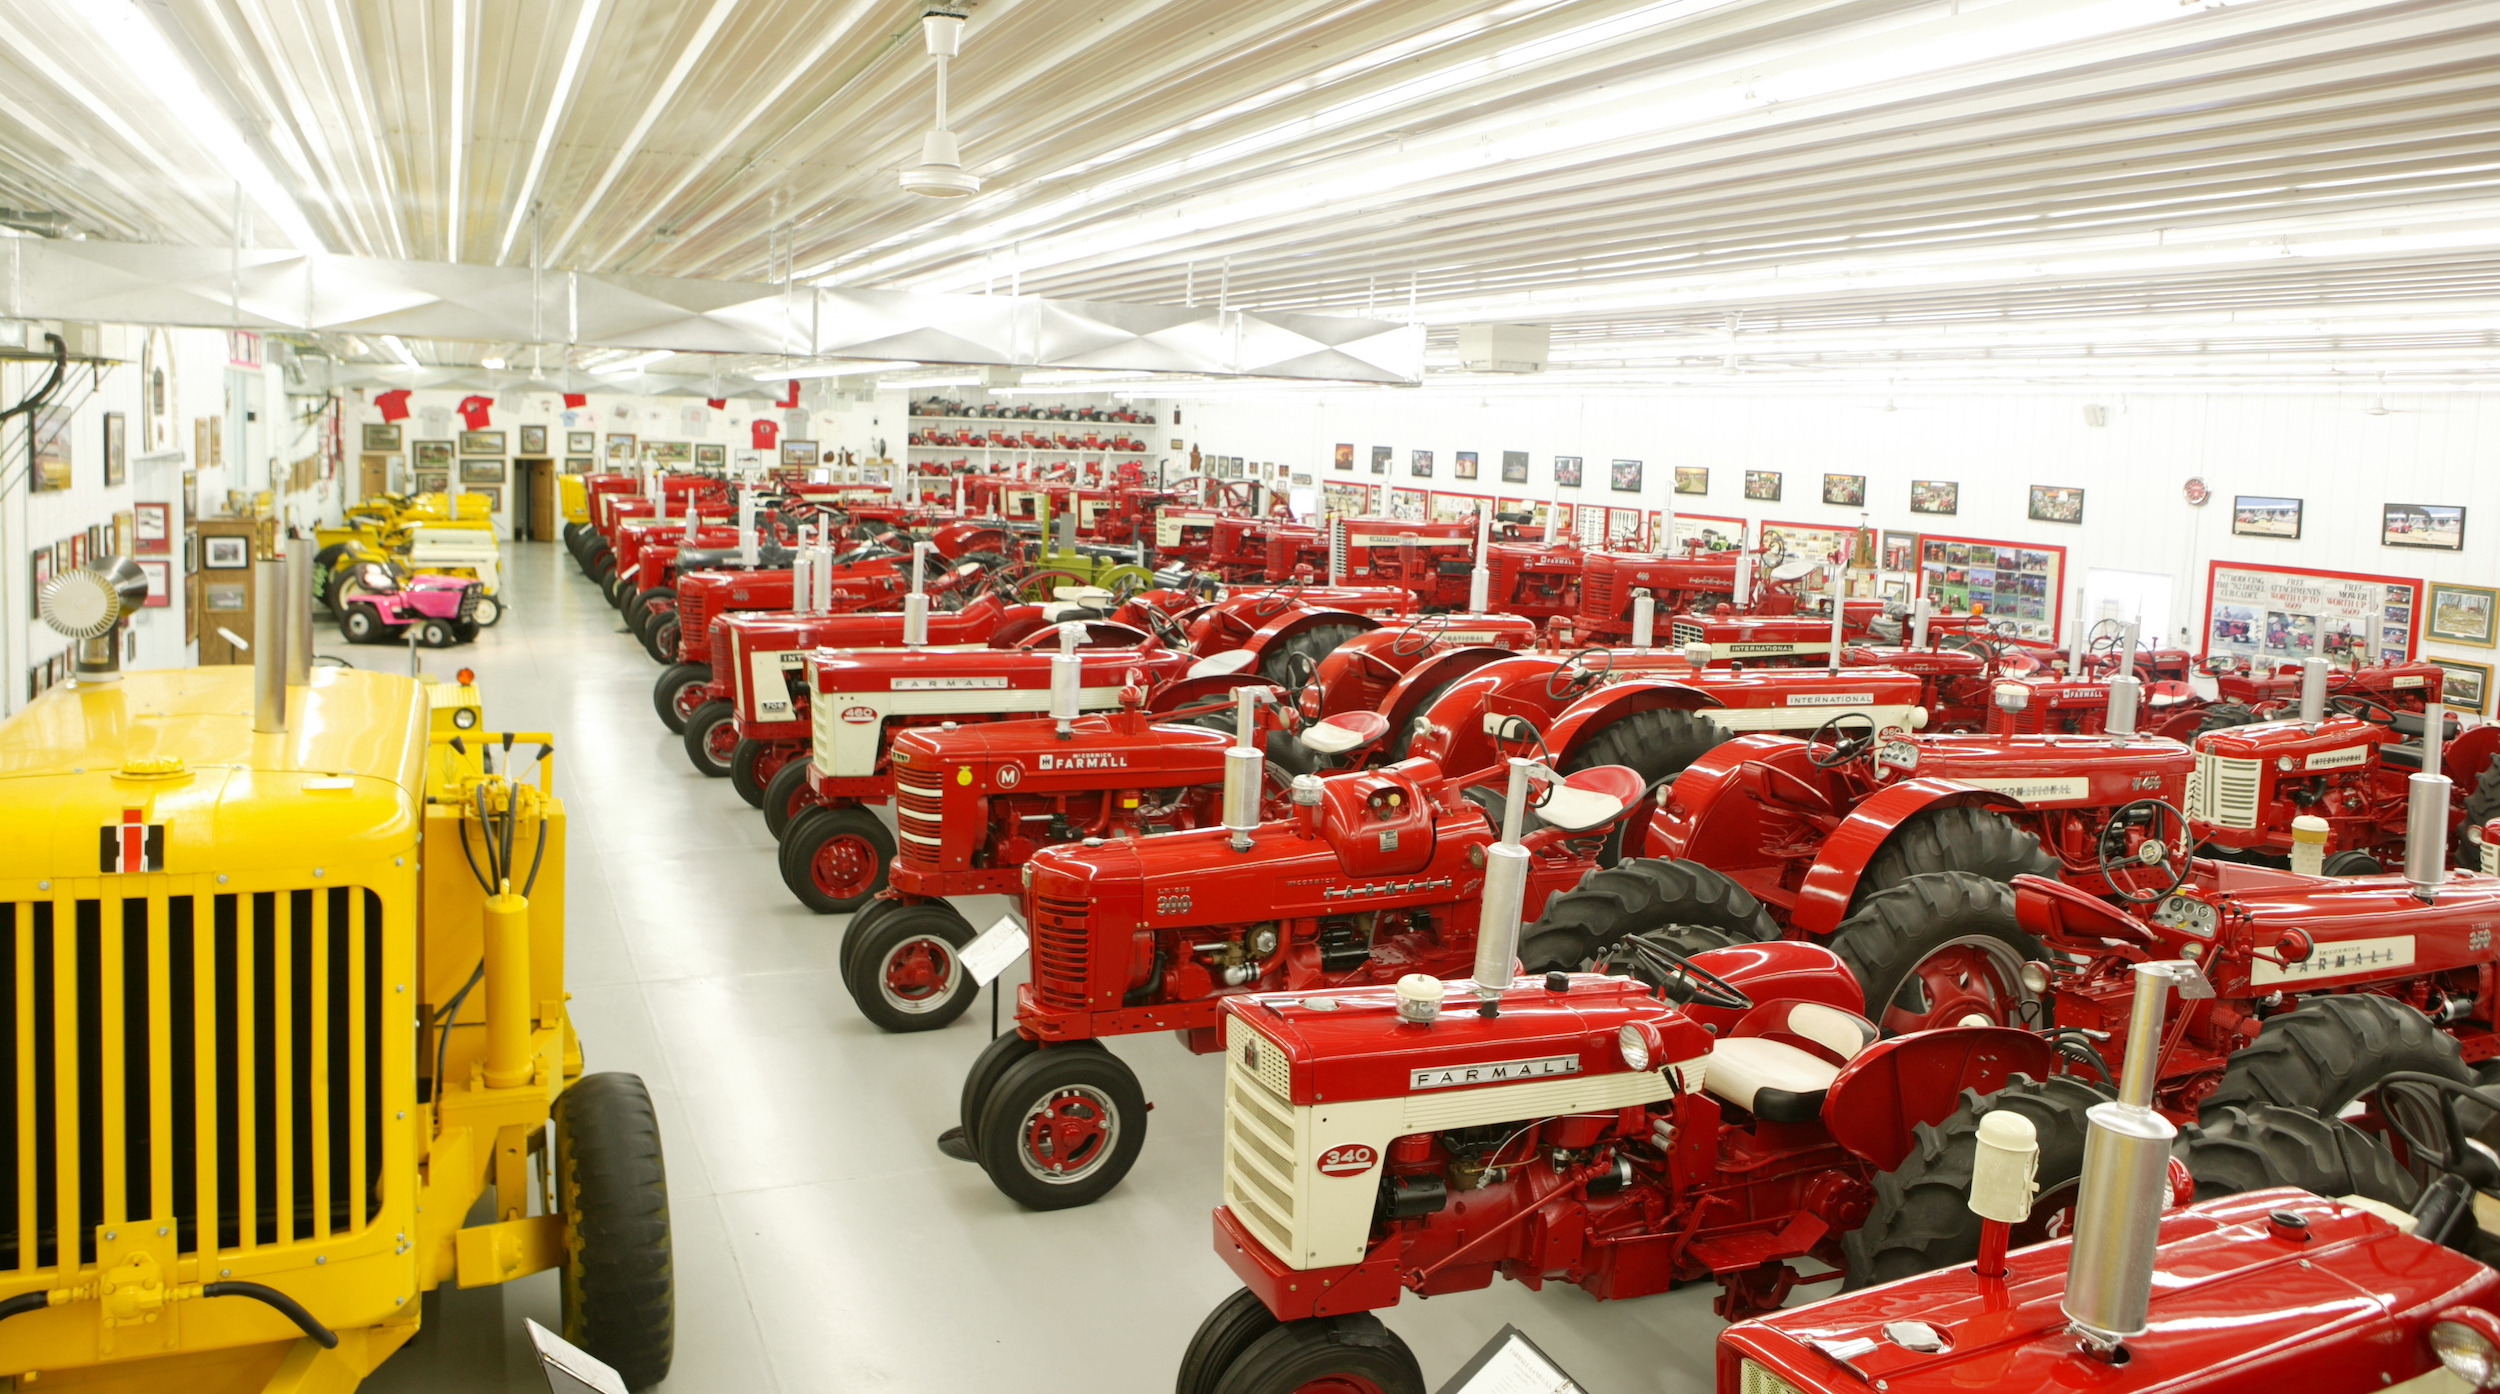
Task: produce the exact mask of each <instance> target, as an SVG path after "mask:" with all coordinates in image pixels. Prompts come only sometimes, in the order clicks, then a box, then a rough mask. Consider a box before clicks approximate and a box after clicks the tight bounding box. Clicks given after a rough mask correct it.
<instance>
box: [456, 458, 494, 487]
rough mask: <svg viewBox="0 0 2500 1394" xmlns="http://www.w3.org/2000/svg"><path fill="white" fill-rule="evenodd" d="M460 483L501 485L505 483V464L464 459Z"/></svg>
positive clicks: (461, 465)
mask: <svg viewBox="0 0 2500 1394" xmlns="http://www.w3.org/2000/svg"><path fill="white" fill-rule="evenodd" d="M460 482H461V483H463V484H501V483H503V482H504V462H503V461H501V460H471V459H466V458H463V459H462V460H461V461H460Z"/></svg>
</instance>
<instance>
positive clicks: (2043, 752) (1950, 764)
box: [1877, 734, 2196, 808]
mask: <svg viewBox="0 0 2500 1394" xmlns="http://www.w3.org/2000/svg"><path fill="white" fill-rule="evenodd" d="M1877 761H1878V765H1877V767H1878V768H1879V769H1881V770H1882V771H1883V772H1884V773H1885V774H1886V775H1887V776H1889V777H1891V778H1895V779H1908V778H1912V777H1920V778H1928V779H1950V780H1952V781H1954V782H1955V783H1957V784H1968V785H1971V786H1973V787H1974V788H1979V789H1987V790H1990V791H1992V792H1995V793H1999V794H2003V795H2005V796H2007V797H2008V798H2011V799H2014V800H2016V801H2017V802H2020V803H2022V804H2024V805H2025V806H2027V807H2031V808H2056V807H2070V806H2072V807H2094V808H2115V807H2117V806H2118V805H2120V804H2128V803H2133V802H2135V801H2136V800H2138V799H2151V798H2159V799H2167V800H2170V801H2172V802H2173V803H2175V802H2176V801H2177V800H2178V798H2179V797H2180V794H2181V791H2183V790H2184V789H2185V788H2186V787H2187V778H2188V775H2189V774H2190V773H2191V772H2192V771H2194V769H2195V768H2196V756H2195V754H2194V752H2192V751H2190V750H2189V749H2188V748H2187V747H2186V746H2184V745H2181V744H2180V743H2179V742H2177V741H2173V740H2164V739H2162V738H2160V737H2158V736H2137V737H2133V738H2120V737H2115V736H2050V735H2007V736H1992V735H1983V734H1971V735H1941V736H1921V737H1918V738H1917V739H1916V740H1912V741H1902V740H1897V739H1896V740H1890V741H1886V742H1885V743H1884V744H1883V746H1882V748H1881V751H1880V753H1879V754H1878V756H1877Z"/></svg>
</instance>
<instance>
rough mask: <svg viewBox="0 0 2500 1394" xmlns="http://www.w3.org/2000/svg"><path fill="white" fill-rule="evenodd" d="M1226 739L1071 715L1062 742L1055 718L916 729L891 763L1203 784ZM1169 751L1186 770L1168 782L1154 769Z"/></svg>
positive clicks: (1127, 719) (1131, 720) (1121, 717)
mask: <svg viewBox="0 0 2500 1394" xmlns="http://www.w3.org/2000/svg"><path fill="white" fill-rule="evenodd" d="M1232 743H1233V738H1232V737H1231V736H1230V735H1228V734H1226V733H1224V732H1222V731H1214V730H1209V729H1208V728H1206V727H1203V726H1184V725H1179V724H1175V723H1158V722H1153V721H1148V720H1145V719H1144V718H1143V715H1142V714H1139V715H1135V716H1132V715H1131V714H1129V713H1126V712H1115V713H1107V714H1103V715H1096V716H1082V717H1078V718H1077V719H1076V721H1075V722H1074V723H1073V725H1072V727H1071V734H1070V735H1069V736H1068V737H1067V738H1065V739H1062V738H1061V736H1060V734H1059V723H1057V722H1056V721H1052V720H1050V719H1048V718H1046V717H1045V718H1041V719H1038V720H1030V721H984V722H976V723H973V724H970V725H965V726H958V727H956V728H955V729H953V730H951V731H950V730H947V729H945V728H943V727H937V728H931V727H915V728H913V729H911V730H908V731H905V732H903V733H902V734H900V735H897V736H896V737H895V738H894V747H893V751H894V756H893V758H894V763H895V764H897V765H901V766H908V767H910V768H913V769H930V770H938V769H952V768H955V767H958V766H962V765H980V766H983V767H985V768H986V767H987V766H989V765H992V764H996V763H999V762H1004V761H1013V762H1015V763H1016V764H1018V765H1019V766H1021V767H1022V769H1023V772H1024V774H1025V776H1026V777H1028V778H1030V777H1031V776H1033V775H1035V774H1051V773H1057V772H1068V771H1087V770H1102V771H1110V772H1125V771H1135V772H1136V773H1138V774H1140V775H1147V774H1153V775H1155V776H1156V777H1154V778H1147V779H1144V780H1143V783H1144V784H1145V785H1146V786H1148V787H1154V788H1161V787H1164V786H1165V785H1166V784H1167V783H1168V784H1174V785H1178V784H1195V783H1203V782H1205V780H1206V778H1207V774H1208V772H1209V771H1210V770H1212V771H1214V772H1215V773H1216V774H1218V775H1221V773H1222V772H1223V763H1224V747H1226V746H1228V745H1231V744H1232ZM1175 755H1179V756H1184V757H1186V764H1187V767H1188V768H1187V769H1186V770H1178V769H1176V770H1174V771H1172V772H1170V776H1169V778H1168V779H1167V778H1165V777H1164V776H1163V773H1162V772H1161V771H1159V770H1158V768H1157V766H1158V765H1159V763H1160V762H1161V761H1162V760H1164V759H1167V758H1169V757H1171V756H1175ZM1010 787H1014V786H1010Z"/></svg>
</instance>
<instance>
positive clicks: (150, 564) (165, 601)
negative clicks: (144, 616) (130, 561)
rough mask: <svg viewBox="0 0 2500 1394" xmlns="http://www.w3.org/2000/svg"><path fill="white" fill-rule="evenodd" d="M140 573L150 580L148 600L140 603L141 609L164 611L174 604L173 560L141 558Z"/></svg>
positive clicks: (168, 558) (166, 558) (167, 558)
mask: <svg viewBox="0 0 2500 1394" xmlns="http://www.w3.org/2000/svg"><path fill="white" fill-rule="evenodd" d="M139 572H140V574H141V575H144V576H146V577H147V578H148V598H147V599H146V600H144V601H141V602H140V608H141V609H146V610H162V609H166V608H168V607H169V606H171V605H172V604H173V603H174V562H173V558H171V557H141V558H140V559H139Z"/></svg>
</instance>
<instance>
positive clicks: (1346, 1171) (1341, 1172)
mask: <svg viewBox="0 0 2500 1394" xmlns="http://www.w3.org/2000/svg"><path fill="white" fill-rule="evenodd" d="M1379 1164H1380V1154H1379V1153H1378V1152H1375V1151H1373V1150H1372V1149H1371V1148H1368V1147H1365V1146H1363V1145H1362V1144H1361V1143H1359V1142H1358V1143H1349V1144H1347V1145H1346V1146H1343V1147H1331V1148H1329V1149H1328V1150H1327V1151H1325V1152H1322V1153H1320V1154H1319V1171H1320V1175H1322V1176H1360V1175H1362V1174H1363V1173H1364V1172H1367V1171H1369V1170H1371V1169H1372V1168H1373V1167H1375V1166H1377V1165H1379Z"/></svg>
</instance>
